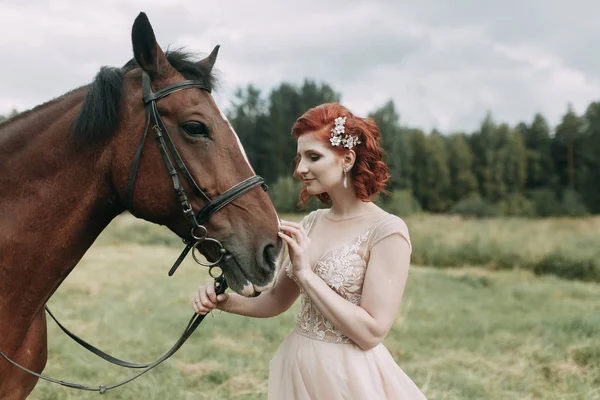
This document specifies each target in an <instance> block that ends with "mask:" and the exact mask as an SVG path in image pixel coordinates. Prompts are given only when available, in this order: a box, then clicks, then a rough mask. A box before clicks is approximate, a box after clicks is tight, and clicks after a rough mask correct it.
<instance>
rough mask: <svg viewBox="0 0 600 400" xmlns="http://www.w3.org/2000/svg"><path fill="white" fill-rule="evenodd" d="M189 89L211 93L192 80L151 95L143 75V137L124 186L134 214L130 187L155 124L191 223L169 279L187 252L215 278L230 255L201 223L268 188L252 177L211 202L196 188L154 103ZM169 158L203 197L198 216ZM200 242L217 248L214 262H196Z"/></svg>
mask: <svg viewBox="0 0 600 400" xmlns="http://www.w3.org/2000/svg"><path fill="white" fill-rule="evenodd" d="M188 88H199V89H202V90H206V91H207V92H209V93H210V92H211V90H210V88H209V87H208V86H206V85H205V84H204V82H202V81H191V80H189V81H184V82H180V83H175V84H173V85H171V86H168V87H166V88H163V89H160V90H158V91H157V92H152V87H151V85H150V77H149V76H148V74H147V73H146V72H142V90H143V94H144V97H143V101H144V106H145V108H146V123H145V129H144V133H143V134H142V137H141V139H140V144H139V145H138V148H137V151H136V152H135V156H134V159H133V164H132V167H131V172H130V174H129V183H128V185H127V192H126V207H127V209H128V210H129V211H130V212H132V211H133V205H132V196H133V188H134V183H135V178H136V175H137V170H138V166H139V161H140V157H141V155H142V150H143V148H144V142H145V140H146V136H147V134H148V130H149V129H148V128H149V125H150V123H151V121H154V125H153V126H152V129H153V130H154V133H155V138H156V142H157V144H158V149H159V150H160V154H161V156H162V159H163V161H164V163H165V165H166V166H167V170H168V172H169V176H170V177H171V180H172V181H173V189H174V190H175V195H176V196H177V199H178V200H179V203H180V204H181V208H182V210H183V214H184V215H185V216H186V217H187V218H188V220H189V221H190V227H191V228H190V236H189V238H184V239H183V240H184V243H185V244H186V247H185V249H184V250H183V252H182V253H181V255H180V256H179V258H178V259H177V261H175V264H173V267H171V270H170V271H169V276H171V275H173V274H174V273H175V271H176V270H177V268H178V267H179V265H180V264H181V262H182V261H183V260H184V259H185V257H186V255H187V254H188V253H189V251H190V249H193V250H192V256H193V258H194V260H195V261H196V262H197V263H198V264H200V265H203V266H206V267H209V268H210V270H209V272H210V274H211V276H213V275H214V274H213V273H212V269H213V267H215V266H216V265H218V264H219V263H220V262H221V261H222V260H223V257H225V256H226V255H229V254H228V252H227V250H226V249H225V247H224V246H223V245H222V244H221V242H219V241H218V240H217V239H213V238H209V237H207V235H208V231H207V229H206V227H205V226H203V225H201V224H202V223H205V222H206V221H208V219H209V218H210V217H211V216H212V215H213V214H214V213H216V212H217V211H219V210H220V209H222V208H223V207H225V206H226V205H228V204H229V203H231V202H232V201H234V200H235V199H237V198H238V197H240V196H242V195H244V194H245V193H247V192H249V191H250V190H252V189H254V188H255V187H257V186H259V185H260V186H262V188H263V189H264V190H265V191H266V190H267V185H266V184H265V181H264V179H263V178H262V177H260V176H258V175H254V176H252V177H250V178H248V179H246V180H244V181H242V182H240V183H238V184H237V185H235V186H233V187H232V188H230V189H229V190H227V191H226V192H224V193H222V194H220V195H218V196H217V197H215V198H214V199H210V197H209V196H208V195H207V194H206V193H205V192H204V191H203V190H202V189H201V188H200V186H198V184H197V183H196V181H195V180H194V177H193V176H192V174H191V173H190V171H189V169H188V168H187V167H186V165H185V162H184V161H183V159H182V158H181V156H180V155H179V152H178V151H177V148H176V147H175V144H174V143H173V140H172V139H171V136H170V135H169V131H168V130H167V127H166V126H165V124H164V122H163V120H162V117H161V116H160V113H159V112H158V109H157V107H156V102H157V101H158V100H160V99H162V98H163V97H166V96H168V95H170V94H171V93H173V92H176V91H178V90H182V89H188ZM169 153H170V154H171V156H169ZM171 157H172V158H173V160H174V161H175V164H176V165H177V167H178V168H179V171H180V172H181V174H182V175H183V177H184V179H185V180H186V181H187V183H188V184H189V186H190V187H191V188H192V190H193V192H194V193H195V194H197V195H198V196H200V197H201V198H202V200H203V201H204V206H203V207H202V208H201V209H200V211H198V213H197V214H195V213H194V210H193V208H192V206H191V204H190V203H189V201H188V197H187V194H186V193H185V190H184V188H183V187H182V185H181V182H180V180H179V175H178V173H177V170H176V169H175V166H174V165H173V161H171ZM203 242H212V243H215V244H216V245H217V246H218V248H219V256H218V259H217V260H216V261H213V262H208V263H206V262H204V261H202V260H201V259H199V257H197V256H196V254H195V252H194V250H198V245H199V244H201V243H203ZM213 277H215V276H213Z"/></svg>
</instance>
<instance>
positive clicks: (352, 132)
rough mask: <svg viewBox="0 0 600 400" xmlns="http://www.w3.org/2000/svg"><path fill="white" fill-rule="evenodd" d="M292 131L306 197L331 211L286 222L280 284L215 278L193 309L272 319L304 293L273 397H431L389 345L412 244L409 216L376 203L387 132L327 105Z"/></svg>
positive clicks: (279, 355) (272, 381) (276, 362)
mask: <svg viewBox="0 0 600 400" xmlns="http://www.w3.org/2000/svg"><path fill="white" fill-rule="evenodd" d="M292 136H293V137H294V138H295V139H296V140H297V143H298V155H297V160H296V162H297V166H296V171H295V174H294V175H295V177H296V178H298V179H301V180H302V182H303V183H304V187H303V189H302V193H301V200H302V201H304V202H306V201H308V200H309V199H310V198H311V197H312V196H316V197H317V198H319V200H321V201H322V202H323V203H325V204H331V208H329V209H320V210H317V211H313V212H311V213H310V214H309V215H308V216H306V217H305V218H304V219H303V220H302V221H301V222H300V223H299V224H298V223H294V222H289V221H282V223H281V232H280V234H279V235H280V237H281V238H282V240H284V241H285V243H287V248H288V253H289V255H288V256H287V257H286V258H285V261H284V262H283V264H282V268H283V271H284V272H285V273H281V274H280V275H279V278H278V281H277V283H276V285H275V286H274V287H273V289H271V290H269V291H267V292H264V293H263V294H261V295H260V296H259V297H255V298H244V297H242V296H239V295H237V294H224V295H220V296H215V292H214V287H213V286H212V284H209V285H207V286H205V287H201V288H200V289H199V291H198V293H197V295H196V297H195V299H194V310H195V311H196V312H197V313H199V314H206V313H207V312H209V311H211V310H213V309H215V308H218V309H221V310H224V311H227V312H230V313H234V314H240V315H245V316H251V317H262V318H265V317H272V316H276V315H278V314H280V313H282V312H284V311H286V310H287V309H288V308H289V307H290V306H291V305H292V304H293V303H294V301H295V300H296V299H297V298H298V296H299V295H301V297H302V303H301V311H300V313H299V315H298V324H297V326H296V329H295V330H294V331H293V332H292V333H291V334H290V335H289V336H288V337H287V338H286V339H285V340H284V342H283V343H282V344H281V345H280V346H279V349H278V350H277V352H276V353H275V355H274V357H273V359H272V360H271V363H270V374H269V399H273V400H292V399H297V400H305V399H306V400H308V399H312V400H315V399H318V400H320V399H327V400H329V399H332V400H333V399H368V400H371V399H395V400H398V399H411V400H412V399H425V396H424V395H423V393H421V391H420V390H419V389H418V388H417V386H416V385H415V384H414V383H413V381H412V380H411V379H410V378H409V377H408V376H407V375H406V374H405V373H404V372H403V371H402V370H401V369H400V367H399V366H398V365H397V364H396V363H395V362H394V360H393V358H392V356H391V355H390V353H389V352H388V350H387V349H386V348H385V346H384V345H383V344H382V342H383V340H384V338H385V336H386V335H387V333H388V331H389V330H390V328H391V327H392V325H393V324H394V321H395V319H396V315H397V313H398V309H399V306H400V302H401V300H402V295H403V291H404V286H405V284H406V279H407V275H408V269H409V264H410V254H411V245H410V238H409V234H408V229H407V227H406V225H405V224H404V222H403V221H402V220H401V219H400V218H398V217H396V216H394V215H391V214H388V213H386V212H385V211H383V210H382V209H381V208H379V207H378V206H376V205H375V204H374V203H373V202H372V201H371V198H372V197H373V196H375V195H376V194H378V193H380V192H381V191H383V190H384V187H385V183H386V181H387V180H388V177H389V175H388V168H387V166H386V164H385V163H384V162H383V160H382V149H381V147H380V139H381V134H380V132H379V129H378V128H377V126H376V124H375V123H374V122H373V121H372V120H369V119H363V118H359V117H357V116H354V115H352V113H351V112H350V111H349V110H348V109H346V108H344V107H342V106H340V105H339V104H323V105H320V106H318V107H315V108H313V109H310V110H308V111H307V112H306V113H305V114H304V115H302V116H301V117H300V118H299V119H298V120H297V121H296V123H295V124H294V126H293V127H292Z"/></svg>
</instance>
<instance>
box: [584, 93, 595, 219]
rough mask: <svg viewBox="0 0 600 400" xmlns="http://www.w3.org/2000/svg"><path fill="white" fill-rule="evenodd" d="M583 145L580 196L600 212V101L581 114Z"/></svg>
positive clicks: (592, 210) (587, 204)
mask: <svg viewBox="0 0 600 400" xmlns="http://www.w3.org/2000/svg"><path fill="white" fill-rule="evenodd" d="M583 119H584V123H585V126H584V131H583V132H584V141H585V143H584V146H583V154H582V156H583V160H582V164H583V168H582V176H581V185H580V187H581V189H580V192H581V197H582V199H583V201H584V202H585V204H586V206H587V208H588V209H589V210H590V211H591V212H593V213H599V212H600V102H594V103H592V104H590V105H589V106H588V108H587V110H586V111H585V114H584V116H583Z"/></svg>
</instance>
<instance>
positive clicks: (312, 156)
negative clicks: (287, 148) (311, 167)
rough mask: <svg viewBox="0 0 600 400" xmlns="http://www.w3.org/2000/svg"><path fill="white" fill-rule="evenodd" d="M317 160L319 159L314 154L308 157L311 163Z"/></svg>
mask: <svg viewBox="0 0 600 400" xmlns="http://www.w3.org/2000/svg"><path fill="white" fill-rule="evenodd" d="M319 158H321V157H319V156H318V155H316V154H313V155H311V156H310V159H311V161H317V160H318V159H319Z"/></svg>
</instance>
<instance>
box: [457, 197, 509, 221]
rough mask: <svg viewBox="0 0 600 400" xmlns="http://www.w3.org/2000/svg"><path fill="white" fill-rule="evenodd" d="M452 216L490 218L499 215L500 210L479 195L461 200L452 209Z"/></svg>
mask: <svg viewBox="0 0 600 400" xmlns="http://www.w3.org/2000/svg"><path fill="white" fill-rule="evenodd" d="M450 214H457V215H462V216H463V217H475V218H489V217H496V216H498V214H499V211H498V208H497V207H495V206H493V205H492V204H489V203H488V202H486V201H485V200H484V199H482V198H481V196H479V195H478V194H476V195H473V196H470V197H467V198H465V199H462V200H460V201H459V202H458V203H456V204H455V205H454V207H452V208H451V209H450Z"/></svg>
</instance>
